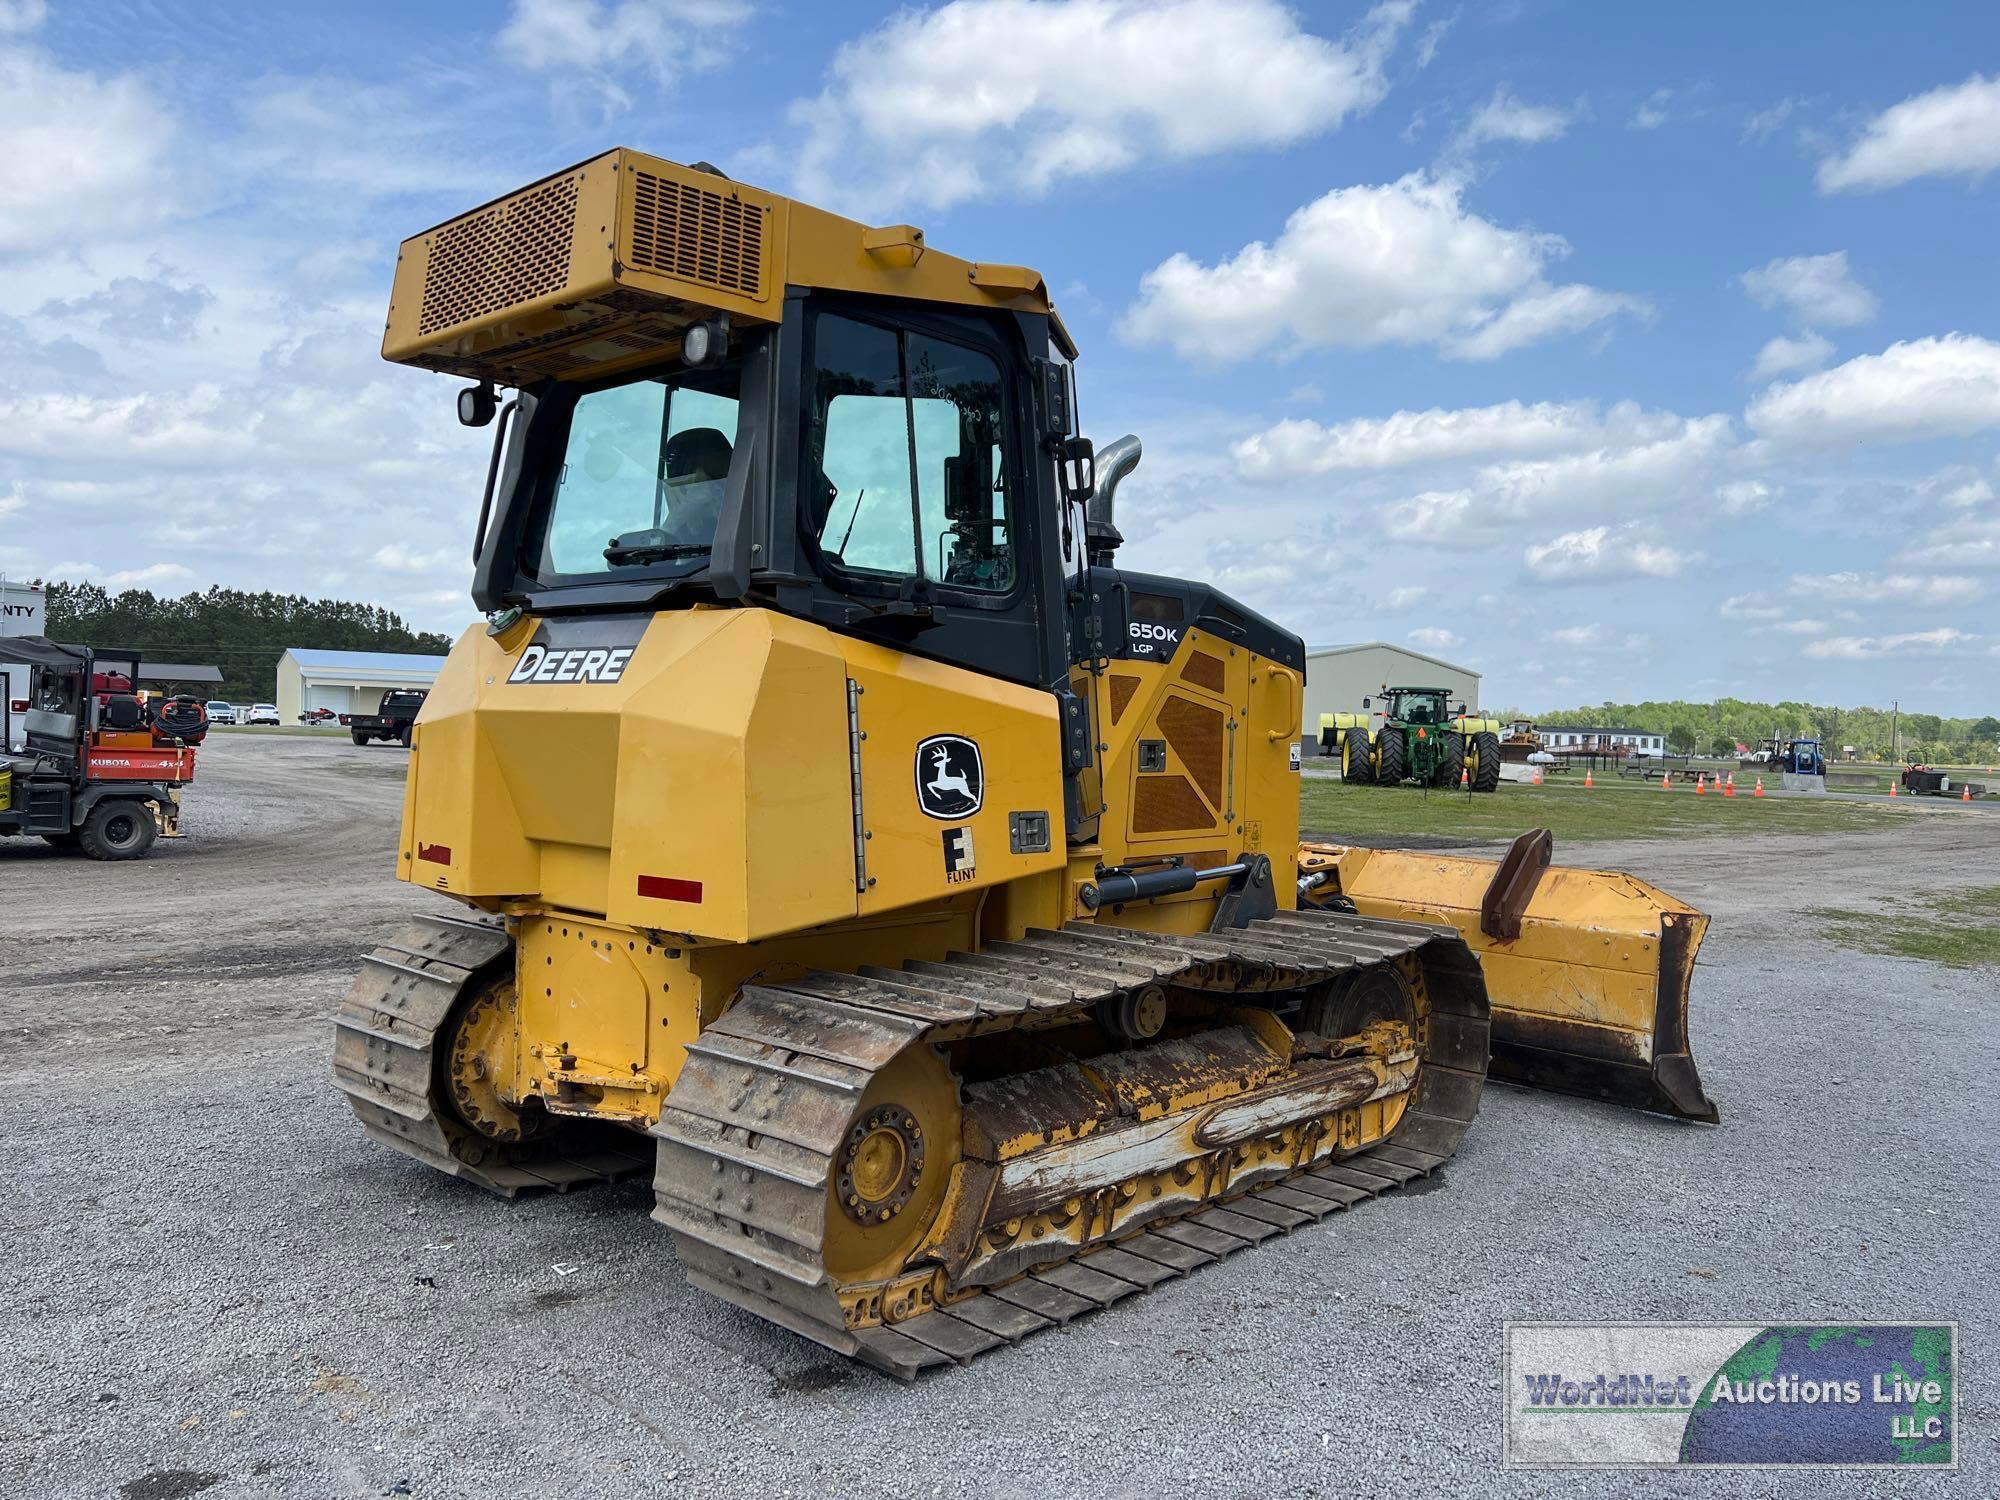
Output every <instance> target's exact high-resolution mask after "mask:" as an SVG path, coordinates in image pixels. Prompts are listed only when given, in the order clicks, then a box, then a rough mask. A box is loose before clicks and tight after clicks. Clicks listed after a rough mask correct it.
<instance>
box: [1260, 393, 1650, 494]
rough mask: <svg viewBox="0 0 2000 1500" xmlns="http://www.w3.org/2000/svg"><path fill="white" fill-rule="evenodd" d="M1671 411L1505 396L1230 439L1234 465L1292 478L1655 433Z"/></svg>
mask: <svg viewBox="0 0 2000 1500" xmlns="http://www.w3.org/2000/svg"><path fill="white" fill-rule="evenodd" d="M1683 425H1684V424H1683V422H1682V419H1681V418H1679V417H1676V416H1674V415H1673V414H1672V413H1671V412H1647V411H1645V410H1643V409H1641V408H1640V407H1639V406H1638V405H1637V404H1636V403H1635V402H1631V401H1621V402H1619V403H1618V404H1617V405H1616V406H1614V407H1612V408H1611V409H1610V410H1609V411H1607V412H1603V413H1600V412H1599V411H1598V409H1597V404H1596V403H1595V402H1592V401H1537V402H1535V403H1534V404H1533V405H1526V404H1524V403H1522V402H1519V401H1503V402H1501V403H1500V404H1499V405H1497V406H1471V407H1459V408H1456V409H1451V410H1445V409H1441V408H1438V407H1432V408H1430V409H1429V410H1427V411H1399V412H1396V413H1395V414H1393V415H1392V416H1388V417H1356V418H1354V419H1353V420H1351V421H1346V422H1338V423H1335V424H1334V425H1332V426H1323V425H1322V424H1320V423H1318V422H1314V421H1308V420H1291V421H1284V422H1279V423H1277V424H1275V425H1274V426H1271V427H1268V428H1266V429H1265V430H1264V431H1262V432H1258V433H1253V434H1252V435H1251V436H1249V437H1247V438H1244V439H1243V440H1242V441H1241V442H1239V443H1237V444H1235V446H1234V447H1233V448H1232V450H1231V451H1232V453H1233V454H1234V456H1235V459H1236V464H1237V468H1238V470H1239V471H1240V472H1241V473H1243V474H1244V475H1245V476H1246V477H1248V478H1252V479H1260V480H1263V479H1294V478H1301V477H1305V476H1309V475H1316V474H1329V473H1334V472H1336V471H1348V470H1375V469H1395V468H1401V467H1404V466H1407V465H1414V464H1426V463H1444V462H1450V461H1453V460H1461V459H1478V458H1535V457H1542V456H1544V455H1548V454H1553V453H1569V452H1575V451H1577V450H1579V449H1585V448H1594V447H1602V446H1606V445H1619V446H1629V445H1631V444H1633V443H1640V442H1651V441H1657V440H1659V439H1660V438H1663V437H1667V436H1669V435H1671V434H1673V433H1675V432H1678V431H1680V430H1682V427H1683Z"/></svg>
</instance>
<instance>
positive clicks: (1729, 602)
mask: <svg viewBox="0 0 2000 1500" xmlns="http://www.w3.org/2000/svg"><path fill="white" fill-rule="evenodd" d="M1717 613H1718V614H1720V615H1722V617H1723V618H1724V619H1728V620H1779V619H1783V618H1784V616H1785V614H1786V613H1787V611H1786V609H1785V607H1784V606H1783V605H1782V604H1773V603H1772V602H1771V601H1770V599H1769V597H1768V596H1767V595H1764V594H1736V595H1734V596H1732V597H1731V598H1728V599H1724V600H1723V601H1722V604H1721V606H1720V607H1719V608H1718V610H1717Z"/></svg>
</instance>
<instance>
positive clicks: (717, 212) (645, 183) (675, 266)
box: [631, 172, 764, 298]
mask: <svg viewBox="0 0 2000 1500" xmlns="http://www.w3.org/2000/svg"><path fill="white" fill-rule="evenodd" d="M631 255H632V264H633V266H635V267H636V268H638V269H639V270H642V271H657V272H659V273H660V274H661V275H663V276H675V277H678V278H680V279H681V280H683V281H693V282H698V283H699V284H701V285H702V286H712V287H716V288H718V289H720V290H722V291H725V292H734V293H736V294H737V295H738V296H743V297H757V298H761V297H762V296H763V295H764V212H763V210H762V209H760V208H757V207H755V206H753V205H751V204H748V203H745V202H744V201H743V200H742V199H741V198H735V197H729V198H725V197H724V196H723V195H722V194H720V193H717V192H711V191H710V190H709V189H707V188H702V187H696V186H694V185H693V184H692V183H685V182H676V181H674V180H673V179H672V178H668V177H658V176H655V175H654V174H653V173H651V172H638V173H635V174H634V185H633V193H632V245H631Z"/></svg>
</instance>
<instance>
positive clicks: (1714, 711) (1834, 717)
mask: <svg viewBox="0 0 2000 1500" xmlns="http://www.w3.org/2000/svg"><path fill="white" fill-rule="evenodd" d="M1524 717H1525V716H1524ZM1535 723H1536V724H1537V725H1538V726H1541V727H1544V728H1549V729H1581V728H1600V729H1637V730H1643V731H1644V732H1645V733H1647V734H1658V735H1664V736H1665V737H1666V741H1667V748H1668V749H1670V750H1672V751H1673V752H1674V753H1675V754H1677V755H1689V754H1702V755H1733V754H1734V753H1735V750H1736V746H1737V745H1738V744H1739V743H1741V744H1745V745H1748V746H1749V747H1750V748H1751V749H1753V750H1754V749H1756V748H1757V747H1758V746H1759V745H1760V744H1762V743H1763V742H1764V741H1765V740H1767V739H1769V738H1770V737H1771V736H1773V735H1778V736H1782V737H1783V738H1786V739H1812V738H1817V739H1820V740H1822V741H1824V742H1825V744H1826V753H1827V756H1828V758H1829V759H1833V760H1838V759H1839V758H1840V757H1841V753H1842V748H1843V747H1844V746H1847V745H1852V746H1854V747H1855V749H1856V750H1857V751H1858V752H1859V753H1860V755H1861V757H1862V758H1863V759H1865V760H1890V759H1892V758H1895V757H1896V756H1898V755H1900V757H1901V758H1902V759H1903V760H1906V761H1919V762H1934V763H1937V764H1940V765H1951V764H1961V765H1969V764H1978V765H1990V764H1992V763H1993V761H1994V758H1995V756H1996V755H2000V718H1995V717H1994V716H1993V715H1992V714H1984V715H1981V716H1979V717H1977V718H1971V717H1968V718H1959V719H1954V718H1946V717H1944V716H1942V715H1939V714H1922V713H1905V714H1900V715H1897V714H1892V712H1891V711H1890V710H1889V709H1886V708H1832V707H1828V706H1825V705H1822V704H1815V703H1795V702H1789V701H1788V702H1784V703H1753V702H1750V701H1748V700H1746V699H1742V698H1718V699H1716V700H1715V701H1714V702H1712V703H1689V702H1685V701H1682V700H1678V699H1676V700H1672V701H1668V702H1654V703H1610V702H1605V703H1600V704H1598V705H1597V706H1596V707H1594V708H1565V709H1557V710H1556V711H1554V712H1552V713H1546V714H1542V715H1540V716H1538V717H1537V718H1536V719H1535ZM1892 738H1893V744H1892Z"/></svg>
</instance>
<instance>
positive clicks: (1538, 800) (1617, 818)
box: [1300, 772, 1902, 847]
mask: <svg viewBox="0 0 2000 1500" xmlns="http://www.w3.org/2000/svg"><path fill="white" fill-rule="evenodd" d="M1739 780H1740V778H1739ZM1300 800H1301V807H1300V814H1301V826H1302V827H1303V828H1304V829H1305V830H1306V831H1307V832H1308V833H1309V834H1311V835H1313V836H1316V837H1332V838H1343V839H1352V840H1354V841H1355V842H1357V843H1367V842H1370V841H1373V840H1383V839H1398V838H1418V839H1423V840H1426V841H1429V840H1446V839H1448V840H1451V841H1453V842H1463V843H1468V844H1472V843H1482V842H1487V841H1505V840H1509V839H1513V838H1515V837H1516V836H1518V835H1519V834H1521V833H1524V832H1526V831H1527V830H1528V829H1530V828H1546V829H1548V830H1550V831H1551V832H1552V833H1553V834H1554V835H1555V837H1556V841H1557V844H1558V847H1560V846H1561V845H1562V844H1565V843H1572V842H1589V841H1592V840H1601V839H1656V838H1691V837H1721V836H1726V835H1730V834H1763V833H1822V832H1829V831H1842V830H1847V829H1873V828H1886V827H1892V826H1894V825H1893V823H1892V822H1891V821H1890V820H1892V819H1894V818H1896V817H1898V816H1901V815H1902V814H1901V812H1900V810H1898V809H1894V808H1889V807H1876V806H1872V805H1870V804H1868V803H1865V802H1842V801H1838V800H1830V799H1824V798H1818V797H1813V798H1807V797H1766V798H1763V799H1762V800H1759V799H1757V798H1755V797H1753V796H1751V795H1750V792H1749V789H1748V788H1747V787H1743V786H1740V785H1739V787H1738V788H1737V793H1736V795H1735V796H1734V797H1722V796H1718V795H1716V794H1715V793H1712V792H1711V793H1707V794H1704V795H1700V796H1697V795H1696V794H1695V792H1694V789H1693V788H1692V787H1688V786H1683V785H1680V784H1678V783H1677V784H1676V785H1675V787H1674V789H1673V790H1672V791H1661V790H1660V785H1659V783H1658V782H1656V781H1645V782H1641V781H1637V780H1630V779H1625V778H1616V777H1606V778H1604V779H1603V780H1600V781H1599V782H1598V783H1597V785H1596V786H1595V787H1593V788H1591V789H1589V790H1585V788H1584V785H1583V774H1582V773H1581V772H1575V773H1572V774H1570V775H1568V776H1564V777H1559V778H1551V779H1549V780H1548V781H1547V782H1546V783H1545V784H1544V785H1542V786H1531V785H1529V784H1527V783H1525V782H1512V781H1503V782H1501V783H1500V787H1499V790H1497V791H1494V792H1491V793H1482V794H1478V795H1473V794H1468V793H1466V792H1458V791H1451V792H1446V791H1432V792H1428V793H1427V792H1425V791H1424V790H1423V789H1422V788H1420V787H1414V786H1402V787H1373V786H1349V785H1347V784H1346V783H1345V782H1342V781H1337V780H1334V779H1332V778H1328V777H1319V776H1312V777H1307V778H1306V780H1305V786H1304V788H1303V790H1302V792H1301V794H1300Z"/></svg>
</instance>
